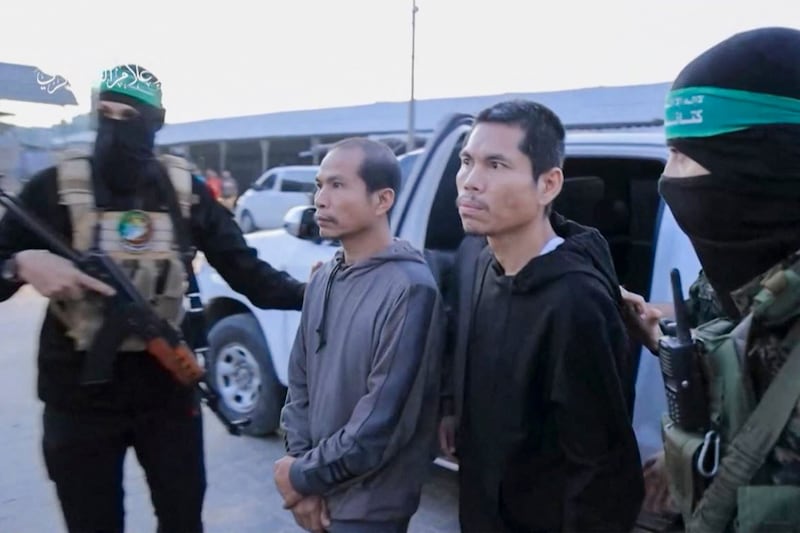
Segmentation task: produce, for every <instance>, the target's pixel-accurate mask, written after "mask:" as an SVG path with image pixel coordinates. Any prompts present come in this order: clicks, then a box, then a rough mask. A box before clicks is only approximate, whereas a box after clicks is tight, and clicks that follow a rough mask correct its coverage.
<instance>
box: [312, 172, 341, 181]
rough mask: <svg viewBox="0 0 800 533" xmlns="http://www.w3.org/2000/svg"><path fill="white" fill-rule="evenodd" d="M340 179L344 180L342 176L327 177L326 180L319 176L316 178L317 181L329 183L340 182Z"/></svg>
mask: <svg viewBox="0 0 800 533" xmlns="http://www.w3.org/2000/svg"><path fill="white" fill-rule="evenodd" d="M340 179H342V176H341V175H340V174H333V175H331V176H325V177H324V178H320V177H319V176H317V177H316V178H315V181H323V182H329V181H333V180H340Z"/></svg>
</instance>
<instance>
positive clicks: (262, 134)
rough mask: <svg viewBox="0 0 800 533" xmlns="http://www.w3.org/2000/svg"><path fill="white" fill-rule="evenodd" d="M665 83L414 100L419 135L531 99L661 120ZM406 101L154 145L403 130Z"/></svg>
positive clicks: (569, 110) (292, 114) (604, 117)
mask: <svg viewBox="0 0 800 533" xmlns="http://www.w3.org/2000/svg"><path fill="white" fill-rule="evenodd" d="M669 86H670V84H669V83H653V84H647V85H630V86H624V87H592V88H587V89H574V90H567V91H553V92H542V93H510V94H498V95H489V96H471V97H463V98H437V99H431V100H418V101H416V120H415V122H416V124H415V127H416V129H418V130H419V131H431V130H433V129H434V127H435V126H436V124H437V122H438V121H439V120H441V118H442V117H443V116H445V115H447V114H448V113H454V112H464V113H477V112H478V111H480V110H481V109H483V108H485V107H488V106H490V105H492V104H494V103H497V102H500V101H503V100H509V99H512V98H524V99H528V100H535V101H537V102H541V103H543V104H544V105H546V106H548V107H550V108H551V109H553V111H555V112H556V113H557V114H558V115H559V116H560V117H561V119H562V121H563V122H564V123H565V124H582V125H583V124H585V125H590V124H618V123H630V122H649V121H653V120H657V119H661V118H662V117H663V113H664V97H665V96H666V94H667V91H668V90H669ZM407 113H408V102H379V103H375V104H368V105H359V106H350V107H336V108H329V109H315V110H307V111H286V112H281V113H267V114H263V115H250V116H243V117H232V118H219V119H211V120H200V121H194V122H185V123H181V124H168V125H167V126H165V127H164V128H163V129H162V130H161V131H160V132H159V133H158V137H157V142H158V144H160V145H172V144H184V143H196V142H211V141H228V140H230V141H232V140H242V139H268V138H279V137H306V136H311V135H350V134H360V133H389V132H403V131H405V129H406V128H407V124H408V115H407Z"/></svg>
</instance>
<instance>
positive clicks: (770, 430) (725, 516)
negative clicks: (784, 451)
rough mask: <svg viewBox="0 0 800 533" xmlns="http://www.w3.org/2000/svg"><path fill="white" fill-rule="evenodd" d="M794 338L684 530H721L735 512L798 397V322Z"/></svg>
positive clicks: (799, 329)
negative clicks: (742, 489)
mask: <svg viewBox="0 0 800 533" xmlns="http://www.w3.org/2000/svg"><path fill="white" fill-rule="evenodd" d="M788 338H789V339H794V340H795V345H794V348H793V349H792V351H791V353H790V354H789V358H788V359H787V360H786V362H785V363H784V364H783V366H782V367H781V370H780V372H778V375H777V376H775V379H774V380H773V381H772V383H771V384H770V385H769V387H767V391H766V392H765V393H764V396H763V397H762V398H761V401H760V402H759V403H758V405H757V406H756V408H755V410H754V411H753V412H752V413H751V414H750V417H749V418H748V419H747V422H746V423H745V425H744V427H742V429H741V430H740V431H739V432H738V433H737V435H736V437H735V438H734V439H733V442H732V443H731V446H730V448H729V450H728V453H727V454H726V455H725V457H724V458H723V459H722V462H721V463H720V466H719V472H718V474H717V476H716V477H715V478H714V481H712V482H711V485H710V486H709V487H708V489H707V490H706V491H705V493H704V494H703V497H702V498H701V499H700V502H699V503H698V505H697V508H696V509H695V511H694V513H693V514H692V518H691V520H690V521H689V523H688V524H687V528H686V531H687V532H689V533H693V532H703V533H706V532H708V533H711V532H719V533H721V532H723V531H725V528H726V527H727V525H728V524H729V523H730V521H731V519H732V518H733V516H734V514H735V512H736V502H737V491H738V489H739V487H741V486H744V485H747V484H748V483H750V480H752V479H753V476H755V475H756V473H757V472H758V470H759V469H760V468H761V466H762V465H763V464H764V460H765V459H766V457H767V454H769V452H770V451H771V450H772V448H773V447H774V446H775V443H776V442H777V441H778V437H780V435H781V433H782V432H783V429H784V427H785V426H786V423H787V422H788V420H789V417H790V416H791V414H792V412H793V411H794V409H795V406H796V405H797V401H798V398H800V380H799V379H797V376H799V375H800V322H797V323H796V324H795V326H794V327H793V328H792V330H791V331H790V333H789V335H788Z"/></svg>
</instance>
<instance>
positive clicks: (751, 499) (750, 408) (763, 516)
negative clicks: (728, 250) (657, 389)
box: [662, 259, 800, 533]
mask: <svg viewBox="0 0 800 533" xmlns="http://www.w3.org/2000/svg"><path fill="white" fill-rule="evenodd" d="M753 324H759V326H760V328H761V329H764V328H766V329H770V328H775V329H776V330H778V331H786V330H788V334H785V335H784V336H783V337H782V338H780V340H779V341H776V342H778V343H779V346H778V348H779V349H780V350H782V351H784V353H788V354H790V355H789V359H787V362H786V364H785V365H784V366H787V365H788V364H789V362H790V361H793V366H791V367H788V366H787V371H788V370H789V368H792V369H796V368H800V367H797V364H798V361H800V359H798V357H796V355H797V353H798V352H797V349H798V347H800V260H797V259H796V260H795V262H794V263H792V264H789V265H788V266H786V267H783V268H781V269H778V270H777V271H775V272H774V273H772V274H771V275H768V276H766V277H765V279H764V281H763V282H761V287H760V290H759V292H758V294H757V295H756V297H755V299H754V303H753V306H752V311H751V313H750V314H749V315H747V316H746V317H745V319H744V320H742V321H741V322H739V323H734V322H731V321H730V320H726V319H717V320H713V321H711V322H709V323H707V324H703V325H702V326H700V327H699V328H697V329H696V330H695V331H694V337H695V340H696V341H697V342H698V343H699V347H700V350H699V355H700V361H701V368H702V370H703V374H704V378H705V379H704V385H705V387H706V393H707V399H708V405H709V413H710V431H709V432H708V433H706V434H705V435H701V434H696V433H691V432H687V431H684V430H682V429H681V428H679V427H677V426H676V425H675V424H674V423H673V421H672V420H671V419H670V417H669V416H668V415H665V416H664V419H663V421H662V435H663V438H664V452H665V462H666V467H667V472H668V476H669V482H670V491H671V493H672V495H673V497H674V499H675V501H676V503H677V504H678V506H679V508H680V511H681V514H682V515H683V518H684V523H685V524H686V526H687V531H689V532H691V533H695V532H700V531H702V532H712V531H714V532H719V531H741V532H750V531H775V532H782V531H787V532H788V531H795V532H797V531H800V486H794V485H774V484H772V482H771V481H770V480H769V479H768V478H767V477H766V476H765V475H764V466H763V461H762V460H761V459H760V456H761V455H762V454H759V453H758V452H761V451H763V452H767V451H770V450H771V449H772V448H773V447H774V444H773V445H772V446H771V447H769V449H766V447H765V446H760V447H759V446H757V445H753V444H744V442H745V441H749V442H750V443H752V442H757V441H758V439H761V442H762V443H764V442H774V440H769V438H770V435H765V434H764V435H761V433H770V434H772V435H774V436H775V439H777V435H776V433H781V432H782V431H784V426H786V427H790V426H794V425H797V423H798V420H797V419H796V418H797V417H798V416H800V412H798V411H800V410H797V408H796V406H797V405H798V404H797V402H798V399H797V398H798V396H800V384H798V385H789V386H787V387H781V388H780V389H775V390H773V391H772V392H773V393H775V392H777V391H778V390H780V391H782V392H781V393H780V395H781V397H782V398H784V400H783V401H782V403H783V405H793V407H791V408H790V409H796V411H795V414H794V417H795V420H792V415H787V416H788V420H789V422H788V425H787V422H786V420H787V417H784V418H783V420H784V421H783V422H781V420H780V416H781V415H777V414H775V411H772V410H769V409H768V410H767V411H763V409H765V407H766V406H767V405H769V406H770V408H771V407H773V406H776V405H778V403H779V402H781V400H778V401H777V402H776V401H775V399H776V398H777V396H775V395H774V394H773V396H772V397H771V398H770V400H769V402H770V403H769V404H766V403H764V402H766V398H767V396H768V395H769V394H770V391H769V389H767V391H766V393H765V394H764V397H763V398H761V400H760V401H759V400H758V399H757V398H756V393H755V388H754V385H753V382H752V368H751V366H750V361H748V353H747V347H748V345H749V343H750V342H751V341H752V335H753ZM791 374H794V372H791ZM785 375H790V374H785ZM779 378H780V376H779V377H776V379H775V380H774V381H775V382H776V381H777V380H778V379H779ZM791 379H792V380H795V381H800V373H799V374H797V375H793V376H791ZM784 383H786V381H785V380H784ZM773 384H774V382H773V383H772V384H770V387H772V385H773ZM791 397H794V404H789V402H790V401H791V400H786V399H788V398H791ZM760 402H761V403H762V405H761V406H760V408H761V410H762V411H760V412H759V413H758V414H762V413H763V412H766V413H767V416H758V415H756V417H755V418H757V419H758V420H757V421H754V420H753V419H751V418H750V416H751V414H753V412H754V411H755V410H756V408H757V407H759V403H760ZM771 415H774V416H771ZM770 418H772V420H771V425H772V426H776V424H780V425H778V426H776V427H775V428H773V429H770V430H769V431H766V430H765V431H763V432H762V429H763V428H764V427H765V426H768V425H770V424H769V423H768V424H762V423H759V421H765V420H769V419H770ZM759 426H760V427H759ZM754 427H758V429H757V430H754ZM778 428H779V429H778ZM754 431H755V432H759V435H760V436H759V437H758V439H753V438H748V439H742V438H741V436H742V434H744V433H750V434H751V435H752V434H754ZM737 437H739V438H737ZM735 440H736V444H735V445H734V444H733V443H734V441H735ZM763 455H765V456H766V457H769V455H767V454H766V453H765V454H763ZM750 473H754V475H752V477H751V476H750ZM717 478H719V479H717ZM712 483H714V484H715V486H714V487H713V490H712ZM740 483H741V486H740ZM712 494H713V495H712ZM726 502H727V503H726ZM698 509H699V511H698Z"/></svg>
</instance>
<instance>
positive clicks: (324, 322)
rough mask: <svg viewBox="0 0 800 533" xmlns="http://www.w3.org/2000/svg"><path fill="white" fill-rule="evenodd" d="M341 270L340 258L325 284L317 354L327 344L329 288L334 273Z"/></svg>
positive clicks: (318, 328) (331, 284)
mask: <svg viewBox="0 0 800 533" xmlns="http://www.w3.org/2000/svg"><path fill="white" fill-rule="evenodd" d="M341 268H342V260H341V258H340V259H339V260H338V261H336V265H335V266H334V267H333V270H332V271H331V275H330V276H328V281H327V283H326V284H325V300H324V301H323V303H322V319H321V320H320V322H319V327H317V335H318V336H319V345H318V346H317V352H319V351H320V350H321V349H322V348H324V347H325V344H326V343H327V342H328V337H327V335H326V331H325V330H326V325H327V321H328V320H327V318H328V300H329V299H330V296H331V288H332V287H333V279H334V278H335V277H336V273H337V272H339V270H340V269H341Z"/></svg>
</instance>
